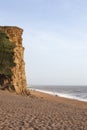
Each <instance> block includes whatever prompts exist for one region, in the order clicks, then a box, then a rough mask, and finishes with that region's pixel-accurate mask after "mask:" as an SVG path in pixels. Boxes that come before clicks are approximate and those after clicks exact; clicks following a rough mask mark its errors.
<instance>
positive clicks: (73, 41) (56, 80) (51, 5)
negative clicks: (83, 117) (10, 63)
mask: <svg viewBox="0 0 87 130" xmlns="http://www.w3.org/2000/svg"><path fill="white" fill-rule="evenodd" d="M0 25H10V26H11V25H12V26H19V27H21V28H23V29H24V33H23V45H24V47H25V64H26V75H27V83H28V84H29V85H41V84H42V85H87V0H0Z"/></svg>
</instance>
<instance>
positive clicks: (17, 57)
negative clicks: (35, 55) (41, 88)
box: [0, 26, 26, 93]
mask: <svg viewBox="0 0 87 130" xmlns="http://www.w3.org/2000/svg"><path fill="white" fill-rule="evenodd" d="M0 31H4V32H5V33H6V34H7V35H8V37H9V39H10V41H12V42H13V44H15V45H16V47H15V49H14V62H15V63H16V66H15V67H14V68H13V69H12V71H13V76H12V84H13V85H14V87H15V90H16V92H17V93H21V92H22V91H24V90H25V89H26V76H25V63H24V60H23V57H24V47H23V46H22V33H23V30H22V29H21V28H18V27H13V26H12V27H10V26H0Z"/></svg>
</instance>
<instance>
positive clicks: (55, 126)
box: [0, 90, 87, 130]
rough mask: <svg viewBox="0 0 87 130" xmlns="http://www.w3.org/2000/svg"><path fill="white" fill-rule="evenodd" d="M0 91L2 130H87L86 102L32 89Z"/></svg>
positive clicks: (0, 127) (0, 121) (0, 125)
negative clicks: (23, 92)
mask: <svg viewBox="0 0 87 130" xmlns="http://www.w3.org/2000/svg"><path fill="white" fill-rule="evenodd" d="M30 92H31V95H32V96H21V95H17V94H16V93H10V92H8V91H0V130H20V129H21V130H68V129H69V130H73V129H74V130H79V129H80V130H87V103H86V102H82V101H77V100H72V99H66V98H62V97H58V96H53V95H49V94H45V93H41V92H37V91H34V90H33V91H32V90H30Z"/></svg>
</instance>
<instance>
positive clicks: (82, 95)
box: [29, 86, 87, 102]
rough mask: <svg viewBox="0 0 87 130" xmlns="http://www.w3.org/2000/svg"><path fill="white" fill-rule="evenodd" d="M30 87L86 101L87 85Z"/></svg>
mask: <svg viewBox="0 0 87 130" xmlns="http://www.w3.org/2000/svg"><path fill="white" fill-rule="evenodd" d="M29 88H30V89H33V90H36V91H40V92H44V93H48V94H51V95H54V96H55V95H56V96H59V97H65V98H71V99H76V100H80V101H85V102H87V86H31V87H29Z"/></svg>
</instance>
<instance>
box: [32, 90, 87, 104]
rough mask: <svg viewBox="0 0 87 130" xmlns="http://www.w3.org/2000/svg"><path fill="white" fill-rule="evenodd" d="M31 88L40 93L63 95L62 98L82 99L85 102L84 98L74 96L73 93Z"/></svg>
mask: <svg viewBox="0 0 87 130" xmlns="http://www.w3.org/2000/svg"><path fill="white" fill-rule="evenodd" d="M31 90H35V91H38V92H42V93H46V94H50V95H54V96H59V97H64V98H68V99H75V100H79V101H84V102H87V99H86V98H85V99H84V98H81V97H80V96H76V95H75V94H74V95H73V94H70V93H69V94H68V93H58V92H52V91H46V90H41V89H33V88H31Z"/></svg>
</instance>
